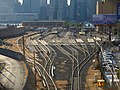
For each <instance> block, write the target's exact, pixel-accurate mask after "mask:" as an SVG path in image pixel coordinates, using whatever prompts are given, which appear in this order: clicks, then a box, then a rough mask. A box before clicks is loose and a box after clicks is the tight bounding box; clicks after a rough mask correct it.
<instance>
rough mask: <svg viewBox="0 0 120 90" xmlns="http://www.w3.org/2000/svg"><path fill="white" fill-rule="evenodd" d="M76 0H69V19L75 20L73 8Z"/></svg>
mask: <svg viewBox="0 0 120 90" xmlns="http://www.w3.org/2000/svg"><path fill="white" fill-rule="evenodd" d="M75 6H76V1H75V0H71V3H70V12H69V13H70V16H69V17H70V21H75V20H76V19H75V12H76V11H75V9H76V7H75Z"/></svg>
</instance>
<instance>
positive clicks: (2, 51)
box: [0, 48, 25, 61]
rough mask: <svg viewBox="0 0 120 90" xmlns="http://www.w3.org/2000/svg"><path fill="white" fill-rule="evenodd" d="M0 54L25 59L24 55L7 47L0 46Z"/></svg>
mask: <svg viewBox="0 0 120 90" xmlns="http://www.w3.org/2000/svg"><path fill="white" fill-rule="evenodd" d="M0 54H1V55H4V56H7V57H10V58H13V59H16V60H19V61H22V60H23V61H24V60H25V57H24V55H22V54H21V53H18V52H15V51H11V50H8V49H3V48H0Z"/></svg>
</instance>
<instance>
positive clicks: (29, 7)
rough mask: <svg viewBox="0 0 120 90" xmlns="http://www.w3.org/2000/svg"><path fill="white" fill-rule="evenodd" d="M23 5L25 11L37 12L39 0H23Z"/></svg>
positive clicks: (38, 10)
mask: <svg viewBox="0 0 120 90" xmlns="http://www.w3.org/2000/svg"><path fill="white" fill-rule="evenodd" d="M23 7H24V12H26V13H39V12H40V0H23Z"/></svg>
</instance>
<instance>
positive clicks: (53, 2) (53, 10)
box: [49, 0, 58, 20]
mask: <svg viewBox="0 0 120 90" xmlns="http://www.w3.org/2000/svg"><path fill="white" fill-rule="evenodd" d="M57 8H58V0H50V5H49V20H57Z"/></svg>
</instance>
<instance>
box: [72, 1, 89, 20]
mask: <svg viewBox="0 0 120 90" xmlns="http://www.w3.org/2000/svg"><path fill="white" fill-rule="evenodd" d="M86 17H87V5H86V0H72V1H71V4H70V21H75V22H76V21H77V22H84V21H86Z"/></svg>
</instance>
